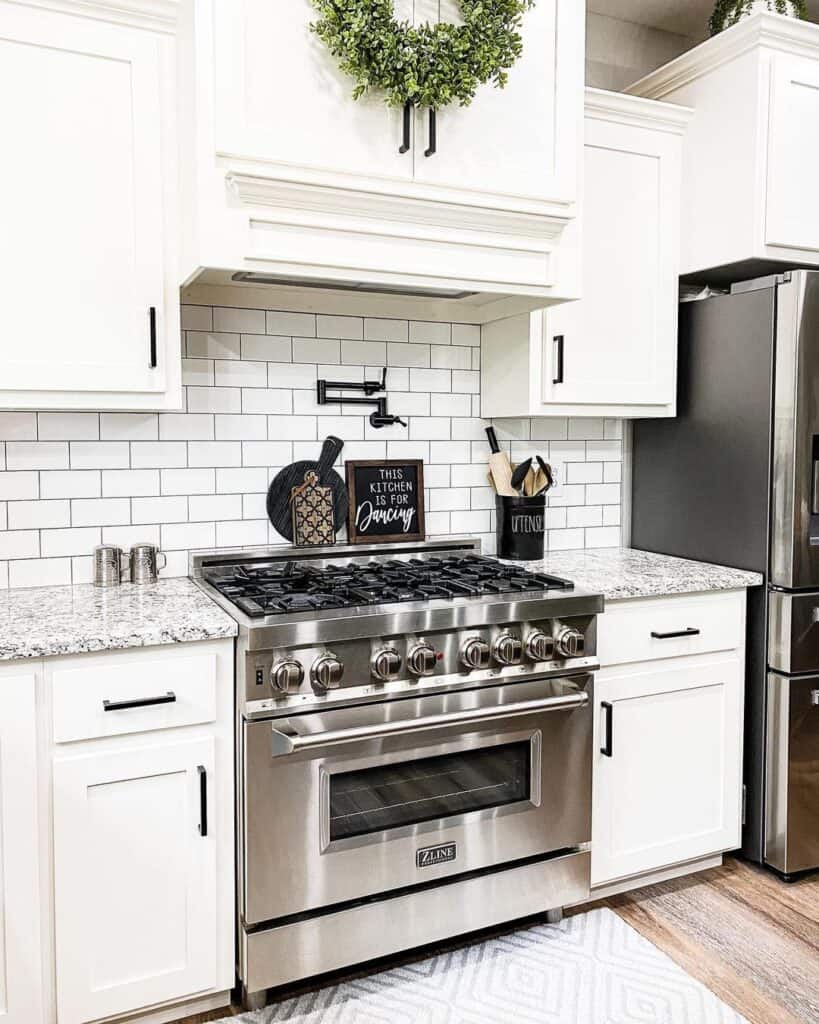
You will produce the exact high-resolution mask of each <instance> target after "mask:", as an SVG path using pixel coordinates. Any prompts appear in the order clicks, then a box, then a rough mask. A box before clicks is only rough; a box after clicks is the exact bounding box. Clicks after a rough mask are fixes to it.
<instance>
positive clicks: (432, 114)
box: [424, 107, 438, 156]
mask: <svg viewBox="0 0 819 1024" xmlns="http://www.w3.org/2000/svg"><path fill="white" fill-rule="evenodd" d="M437 152H438V115H437V113H436V111H435V110H434V109H433V108H432V107H430V108H429V146H427V148H426V149H425V150H424V156H434V155H435V154H436V153H437Z"/></svg>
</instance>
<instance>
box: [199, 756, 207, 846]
mask: <svg viewBox="0 0 819 1024" xmlns="http://www.w3.org/2000/svg"><path fill="white" fill-rule="evenodd" d="M196 770H197V771H198V772H199V835H200V836H202V837H204V836H206V835H207V834H208V773H207V771H206V770H205V766H204V765H201V764H200V765H199V767H198V768H197V769H196Z"/></svg>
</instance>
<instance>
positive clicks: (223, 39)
mask: <svg viewBox="0 0 819 1024" xmlns="http://www.w3.org/2000/svg"><path fill="white" fill-rule="evenodd" d="M210 2H211V3H212V4H213V44H212V46H213V59H214V83H215V87H214V104H215V117H216V127H215V133H216V139H215V142H216V151H217V153H218V154H223V155H225V156H232V157H236V156H240V157H245V158H249V159H256V160H272V161H275V162H277V163H281V164H288V165H292V166H295V167H301V168H321V169H325V170H332V171H341V172H344V173H348V174H349V173H352V174H359V175H366V176H376V177H377V176H389V177H392V178H396V177H398V178H406V179H407V180H409V179H410V178H411V176H412V154H411V151H407V152H406V153H403V154H402V153H399V147H400V145H401V142H402V112H401V111H400V110H396V109H391V108H387V106H386V105H385V103H384V98H383V96H382V95H381V94H373V95H372V96H365V97H362V98H361V99H360V100H357V101H356V100H353V96H352V93H353V88H354V82H353V79H352V78H350V77H349V76H348V75H346V74H344V73H343V72H342V71H340V70H339V67H338V61H337V58H335V57H334V56H333V55H332V54H331V53H330V51H329V50H328V49H327V47H326V46H325V45H324V43H323V42H322V41H321V40H320V39H319V38H318V36H316V35H315V34H314V33H313V32H311V31H310V24H311V22H314V21H315V20H316V18H317V12H316V8H315V7H314V6H313V4H312V3H311V2H310V0H287V5H286V6H287V11H286V12H284V11H283V10H282V9H281V8H282V5H281V4H277V3H270V0H210ZM396 15H397V16H398V17H405V18H406V17H411V16H412V0H399V2H398V3H397V4H396Z"/></svg>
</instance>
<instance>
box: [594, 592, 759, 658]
mask: <svg viewBox="0 0 819 1024" xmlns="http://www.w3.org/2000/svg"><path fill="white" fill-rule="evenodd" d="M597 637H598V640H597V649H598V653H599V657H600V663H601V665H604V666H605V665H622V664H625V663H627V662H639V661H653V660H656V659H658V658H677V657H682V656H685V655H689V654H707V653H710V652H712V651H731V650H735V649H736V648H738V647H743V646H744V644H745V594H744V592H743V593H740V592H731V593H722V594H694V595H688V594H686V595H681V596H675V597H662V598H648V599H645V600H643V599H638V600H633V601H621V602H613V603H611V604H608V605H607V606H606V611H605V613H604V614H603V615H601V616H600V617H599V619H598V620H597Z"/></svg>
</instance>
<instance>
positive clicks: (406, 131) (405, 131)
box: [398, 100, 412, 153]
mask: <svg viewBox="0 0 819 1024" xmlns="http://www.w3.org/2000/svg"><path fill="white" fill-rule="evenodd" d="M411 118H412V102H411V101H410V100H407V102H406V103H405V104H404V113H403V120H402V135H403V138H402V140H401V145H400V146H399V147H398V152H399V153H408V152H409V148H410V120H411Z"/></svg>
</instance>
